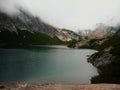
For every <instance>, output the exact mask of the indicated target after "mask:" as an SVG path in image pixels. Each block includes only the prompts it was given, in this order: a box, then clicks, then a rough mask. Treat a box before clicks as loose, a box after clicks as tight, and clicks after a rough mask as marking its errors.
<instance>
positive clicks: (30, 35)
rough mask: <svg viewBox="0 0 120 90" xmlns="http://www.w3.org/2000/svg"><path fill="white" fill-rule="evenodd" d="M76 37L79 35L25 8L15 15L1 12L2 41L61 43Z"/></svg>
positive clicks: (0, 28) (0, 39)
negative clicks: (58, 27)
mask: <svg viewBox="0 0 120 90" xmlns="http://www.w3.org/2000/svg"><path fill="white" fill-rule="evenodd" d="M73 33H74V32H73ZM61 37H62V38H61ZM76 37H77V38H78V37H79V36H78V35H76V36H74V35H73V36H72V35H71V34H69V33H68V31H66V33H64V32H63V31H62V30H58V29H57V28H55V27H53V26H51V25H49V24H46V23H44V22H43V21H42V20H41V19H39V18H38V17H36V16H33V15H32V14H30V13H28V12H27V11H25V10H23V9H19V13H17V14H15V15H8V14H6V13H2V12H0V43H16V44H17V43H20V44H25V43H26V44H27V43H29V44H61V43H63V42H65V41H70V40H72V39H77V38H76Z"/></svg>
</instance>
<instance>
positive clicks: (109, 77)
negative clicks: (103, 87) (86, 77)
mask: <svg viewBox="0 0 120 90" xmlns="http://www.w3.org/2000/svg"><path fill="white" fill-rule="evenodd" d="M97 49H98V50H99V52H97V53H95V54H93V55H92V56H90V57H89V58H88V62H90V63H92V64H93V65H94V66H95V67H97V69H98V73H99V75H98V76H95V77H93V78H92V79H91V82H92V83H120V77H119V76H120V29H119V30H118V31H117V32H116V33H115V34H114V35H113V36H112V37H110V38H109V39H108V40H106V41H105V42H104V43H102V44H100V45H98V46H97Z"/></svg>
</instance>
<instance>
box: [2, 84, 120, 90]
mask: <svg viewBox="0 0 120 90" xmlns="http://www.w3.org/2000/svg"><path fill="white" fill-rule="evenodd" d="M0 90H120V84H79V83H65V84H55V83H45V84H39V83H26V82H11V83H10V82H9V83H0Z"/></svg>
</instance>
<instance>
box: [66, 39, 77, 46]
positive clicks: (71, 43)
mask: <svg viewBox="0 0 120 90" xmlns="http://www.w3.org/2000/svg"><path fill="white" fill-rule="evenodd" d="M77 42H78V41H77V40H71V41H69V42H67V45H68V47H74V45H75V44H76V43H77Z"/></svg>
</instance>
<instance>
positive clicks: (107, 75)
mask: <svg viewBox="0 0 120 90" xmlns="http://www.w3.org/2000/svg"><path fill="white" fill-rule="evenodd" d="M102 68H103V69H101V73H99V75H98V76H95V77H93V78H92V79H91V83H118V84H120V56H116V57H115V58H113V60H112V62H111V63H109V64H107V65H105V66H104V67H102Z"/></svg>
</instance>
